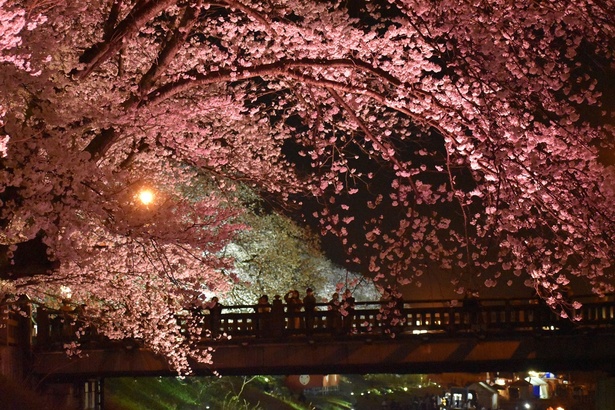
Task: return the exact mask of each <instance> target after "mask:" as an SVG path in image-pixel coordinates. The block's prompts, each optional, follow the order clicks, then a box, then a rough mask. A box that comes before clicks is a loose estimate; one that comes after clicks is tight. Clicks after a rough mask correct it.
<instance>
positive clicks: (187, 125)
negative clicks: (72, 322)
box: [0, 0, 615, 363]
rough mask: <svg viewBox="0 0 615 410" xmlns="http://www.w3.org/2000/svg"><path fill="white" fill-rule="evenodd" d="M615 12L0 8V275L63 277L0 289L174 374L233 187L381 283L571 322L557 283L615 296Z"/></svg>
mask: <svg viewBox="0 0 615 410" xmlns="http://www.w3.org/2000/svg"><path fill="white" fill-rule="evenodd" d="M66 3H68V4H66ZM614 9H615V4H614V3H613V1H612V0H579V1H575V2H558V1H542V2H533V1H525V0H520V1H517V2H514V3H513V4H511V3H510V2H508V1H488V2H487V1H474V2H470V1H464V0H443V1H438V2H431V1H427V0H391V1H374V2H363V1H356V2H337V1H326V0H323V1H313V2H298V1H288V0H273V1H268V2H258V1H248V0H223V1H219V2H210V1H204V0H194V1H186V2H184V1H176V0H175V1H174V0H139V1H137V0H134V1H129V0H111V1H100V0H92V1H81V2H59V1H53V0H48V1H42V0H41V1H35V0H31V1H28V0H21V1H19V0H17V1H10V2H9V1H6V0H5V1H0V10H1V14H0V17H1V18H0V21H1V23H0V24H1V25H2V26H1V28H2V30H1V32H2V33H3V34H2V35H1V37H0V64H2V70H1V71H0V72H1V74H0V78H1V81H2V87H3V91H2V94H1V95H0V113H2V117H1V119H2V128H1V131H0V153H2V155H1V156H2V159H1V160H0V187H1V188H0V189H1V190H2V193H1V196H0V200H1V201H2V208H1V211H0V228H1V230H0V240H1V242H2V244H3V245H4V246H6V247H7V252H6V253H7V264H10V260H11V259H13V261H14V259H15V258H14V256H15V255H16V254H19V252H24V251H23V250H24V249H27V245H32V247H33V248H36V249H42V250H43V251H44V252H45V253H46V258H47V259H48V260H49V261H55V262H56V263H55V264H54V265H53V266H52V267H51V269H49V272H46V273H44V274H41V275H35V274H33V272H27V273H22V274H19V272H18V269H17V268H14V269H12V272H11V269H8V270H7V273H6V274H4V275H3V281H4V282H3V287H4V288H7V289H11V290H12V293H15V294H28V295H30V297H32V298H36V299H37V300H39V301H41V303H42V301H44V300H45V298H46V297H47V298H48V297H51V296H53V295H54V294H56V293H57V289H59V288H58V286H60V285H63V286H70V287H71V289H73V292H74V296H73V297H79V298H81V299H83V300H88V301H90V302H91V301H94V300H96V301H99V305H97V306H99V307H97V308H96V309H100V314H97V315H96V317H99V318H102V317H111V318H112V320H107V321H104V323H106V324H107V327H106V328H105V325H104V324H101V327H103V328H105V331H106V332H107V333H108V334H111V335H115V336H116V337H123V336H126V335H131V334H132V335H134V334H139V335H146V336H147V337H146V339H148V340H149V341H150V342H149V343H150V345H152V346H155V347H156V348H157V349H158V350H159V351H163V352H165V353H168V354H175V353H173V352H178V351H181V352H183V353H182V354H183V356H182V355H181V354H180V355H176V356H175V357H178V358H177V361H176V363H179V362H181V361H182V360H184V359H185V357H187V355H189V354H188V353H187V352H186V349H185V348H179V344H181V343H180V342H175V341H176V340H180V341H181V337H174V338H173V337H166V336H168V335H175V336H177V332H178V331H177V329H176V328H175V327H174V326H175V325H174V324H173V321H172V320H171V319H170V318H171V317H172V315H173V314H174V313H176V311H177V309H180V308H181V307H182V304H183V303H184V302H186V301H187V299H189V297H190V296H189V295H191V294H192V293H194V292H196V291H197V290H198V289H199V287H200V286H205V287H213V288H217V287H220V286H222V287H224V286H227V283H228V278H226V277H225V276H224V275H223V274H222V272H223V267H224V266H225V263H226V261H225V260H223V259H221V258H220V257H219V253H218V251H219V250H220V249H222V247H223V246H224V245H225V244H226V243H227V242H228V240H230V239H231V232H234V231H235V230H236V229H237V228H238V227H237V226H235V224H234V223H235V219H234V217H235V216H236V215H237V212H238V210H237V202H236V201H235V199H234V195H233V192H234V189H235V187H236V184H237V183H241V184H245V185H247V186H249V187H251V188H252V189H254V190H255V192H258V193H259V194H260V195H262V196H263V197H264V198H266V199H267V200H268V201H270V202H271V203H272V204H274V205H275V206H276V207H278V208H279V209H280V210H283V211H286V212H288V213H289V214H292V215H298V214H301V213H303V215H304V217H305V221H306V222H307V223H310V224H314V223H316V224H318V225H319V226H320V228H321V232H322V234H323V235H335V236H336V237H338V238H339V246H340V247H343V248H344V249H345V251H346V261H347V263H348V264H349V266H354V267H358V266H360V267H363V268H364V269H365V271H366V273H367V272H369V274H371V275H372V276H374V277H375V278H376V279H382V280H385V279H386V280H388V281H391V280H393V281H397V282H399V283H400V284H406V283H414V284H417V285H418V284H420V281H421V280H422V279H421V276H423V275H428V274H429V273H430V271H431V269H432V268H434V267H438V268H439V269H444V270H448V271H451V272H453V273H454V274H455V277H456V279H455V280H454V281H453V282H454V283H453V284H452V285H453V286H456V287H457V288H458V289H459V291H460V292H462V291H463V287H464V286H468V285H470V284H472V283H476V282H477V281H480V282H482V284H483V285H484V286H487V287H491V286H495V285H496V284H497V283H498V282H504V283H505V284H506V283H509V281H510V280H513V279H514V278H515V277H519V278H520V280H523V281H525V282H526V284H527V285H528V286H530V287H533V288H535V289H536V291H537V292H538V293H539V294H540V295H541V296H542V297H544V298H545V299H546V300H547V301H548V302H549V303H550V304H551V305H552V306H553V307H555V308H558V309H560V311H561V313H562V315H567V312H570V310H567V309H566V305H567V303H568V301H567V300H566V299H565V298H564V296H563V295H562V289H563V287H564V286H566V285H567V284H568V283H569V281H570V280H571V279H574V278H577V279H579V280H582V281H583V282H585V283H587V284H588V285H589V286H590V287H591V288H592V290H593V291H594V292H596V293H597V294H603V293H605V292H612V291H613V267H612V266H611V261H612V260H613V256H614V255H613V254H614V244H613V238H615V232H614V229H615V224H614V220H615V214H614V212H615V206H614V205H615V195H614V192H613V186H615V185H614V173H613V166H612V159H610V158H609V156H608V153H609V152H610V150H612V148H613V106H614V105H613V103H614V101H613V97H612V95H614V94H613V92H612V91H613V83H612V78H613V71H614V68H615V66H614V58H613V51H612V50H614V49H615V41H614V38H615V36H614V21H613V18H612V10H614ZM203 178H206V179H207V180H208V183H207V184H202V183H201V181H202V180H203ZM209 184H215V185H216V187H217V189H218V190H219V191H212V190H209V189H208V186H209ZM143 186H149V187H150V188H152V189H155V190H156V191H157V192H159V193H160V197H159V198H160V199H159V202H158V203H156V204H153V205H150V207H149V208H139V207H136V206H135V200H134V195H136V192H137V190H138V189H139V188H141V187H143ZM187 187H189V188H190V189H188V192H192V193H193V192H200V194H199V195H187V194H186V192H187V191H186V188H187ZM213 192H222V193H224V195H218V194H214V193H213ZM34 245H36V246H34ZM8 266H9V267H10V265H8ZM13 266H16V265H13ZM10 273H12V275H10ZM41 273H42V272H41ZM511 278H513V279H511ZM54 286H55V288H54ZM54 289H56V290H54ZM176 295H178V297H176ZM137 302H138V303H137ZM144 306H145V307H144ZM143 311H147V312H148V314H149V315H151V316H148V318H147V320H137V314H136V312H143ZM103 312H104V315H103ZM154 317H155V318H158V319H160V320H157V321H153V320H151V319H152V318H154ZM156 322H157V323H168V326H167V328H166V331H165V332H160V329H156V328H155V326H154V325H152V323H156ZM114 326H115V327H114ZM156 326H157V325H156ZM114 332H115V333H114ZM173 332H175V333H173ZM161 335H165V337H162V336H161ZM172 341H173V342H172ZM182 349H183V350H182ZM182 363H183V362H182Z"/></svg>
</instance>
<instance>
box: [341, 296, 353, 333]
mask: <svg viewBox="0 0 615 410" xmlns="http://www.w3.org/2000/svg"><path fill="white" fill-rule="evenodd" d="M354 309H355V299H354V296H352V292H351V291H350V289H346V291H345V292H344V297H343V298H342V316H343V317H342V329H343V331H344V334H350V333H351V332H352V322H353V320H354Z"/></svg>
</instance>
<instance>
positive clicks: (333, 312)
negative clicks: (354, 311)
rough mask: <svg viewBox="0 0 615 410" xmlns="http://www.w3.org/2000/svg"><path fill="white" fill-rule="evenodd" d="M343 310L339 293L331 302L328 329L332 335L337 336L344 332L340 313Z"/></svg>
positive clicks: (332, 297) (335, 294)
mask: <svg viewBox="0 0 615 410" xmlns="http://www.w3.org/2000/svg"><path fill="white" fill-rule="evenodd" d="M341 308H342V302H341V301H340V295H339V293H337V292H335V293H334V294H333V295H332V296H331V300H330V301H329V306H328V309H329V314H328V317H327V328H328V329H330V331H331V334H334V335H337V334H339V333H340V332H341V330H342V314H341V312H340V310H341Z"/></svg>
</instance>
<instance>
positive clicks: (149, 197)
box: [138, 189, 155, 205]
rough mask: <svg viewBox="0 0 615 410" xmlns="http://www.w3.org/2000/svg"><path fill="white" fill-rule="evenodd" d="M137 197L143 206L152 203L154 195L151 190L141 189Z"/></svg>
mask: <svg viewBox="0 0 615 410" xmlns="http://www.w3.org/2000/svg"><path fill="white" fill-rule="evenodd" d="M138 197H139V201H141V203H142V204H143V205H149V204H151V203H152V202H154V197H155V195H154V192H153V191H152V190H151V189H142V190H141V191H139V195H138Z"/></svg>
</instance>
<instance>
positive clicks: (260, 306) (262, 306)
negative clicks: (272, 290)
mask: <svg viewBox="0 0 615 410" xmlns="http://www.w3.org/2000/svg"><path fill="white" fill-rule="evenodd" d="M270 312H271V304H269V296H267V295H263V296H261V297H260V298H258V303H257V304H256V331H257V335H258V336H259V337H262V336H264V335H265V334H266V333H267V332H269V330H271V329H270V328H271V326H270V317H269V313H270Z"/></svg>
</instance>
